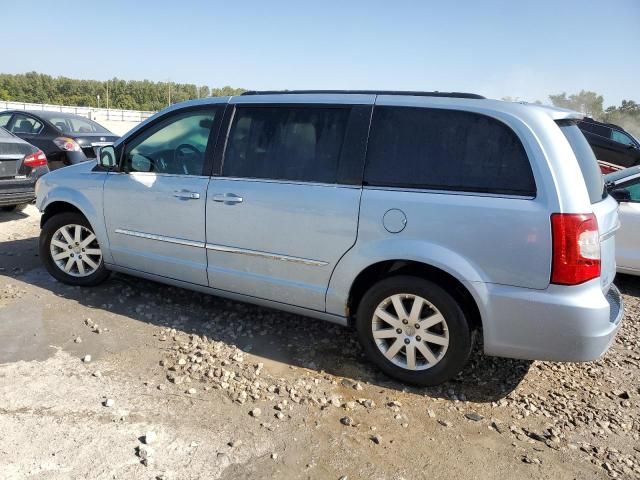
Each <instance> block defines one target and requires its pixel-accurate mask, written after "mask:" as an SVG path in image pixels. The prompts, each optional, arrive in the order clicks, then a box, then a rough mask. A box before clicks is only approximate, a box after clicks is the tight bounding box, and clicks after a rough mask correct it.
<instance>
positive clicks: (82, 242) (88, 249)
mask: <svg viewBox="0 0 640 480" xmlns="http://www.w3.org/2000/svg"><path fill="white" fill-rule="evenodd" d="M49 251H50V253H51V258H52V259H53V263H55V264H56V266H57V267H58V268H59V269H60V270H62V271H63V272H65V273H66V274H68V275H71V276H73V277H88V276H89V275H91V274H93V273H94V272H95V271H96V270H97V269H98V267H99V266H100V263H101V262H102V251H101V250H100V245H99V244H98V240H97V238H96V236H95V234H94V233H93V232H92V231H91V230H89V229H88V228H87V227H84V226H82V225H75V224H72V225H64V226H62V227H60V228H59V229H58V230H56V231H55V233H54V234H53V236H52V237H51V242H50V245H49Z"/></svg>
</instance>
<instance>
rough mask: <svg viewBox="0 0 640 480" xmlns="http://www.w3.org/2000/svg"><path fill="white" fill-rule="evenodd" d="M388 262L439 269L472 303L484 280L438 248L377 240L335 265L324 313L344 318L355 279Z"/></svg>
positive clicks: (474, 269)
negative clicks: (460, 285)
mask: <svg viewBox="0 0 640 480" xmlns="http://www.w3.org/2000/svg"><path fill="white" fill-rule="evenodd" d="M389 260H409V261H414V262H419V263H423V264H426V265H430V266H432V267H436V268H439V269H440V270H442V271H444V272H446V273H448V274H449V275H451V276H453V277H454V278H456V279H457V280H458V281H460V282H461V283H463V284H464V285H465V286H467V288H468V289H469V291H470V292H471V294H472V296H473V297H474V298H476V300H478V292H476V291H475V288H474V287H473V284H474V283H475V284H483V282H484V281H486V279H485V278H484V276H483V275H482V273H481V270H480V269H479V268H478V267H477V266H476V265H474V264H472V263H471V262H469V260H468V259H466V258H464V257H462V256H460V255H458V254H457V253H455V252H454V251H452V250H449V249H447V248H445V247H443V246H441V245H437V244H433V243H429V242H426V241H421V240H409V239H407V240H400V239H398V238H395V237H394V238H388V239H380V240H378V241H374V242H367V243H366V244H365V245H358V244H356V245H355V246H354V248H352V249H351V250H350V251H349V252H347V253H346V254H345V255H344V257H342V259H341V260H340V262H339V263H338V264H337V265H336V268H335V269H334V271H333V274H332V275H331V279H330V281H329V288H328V289H327V297H326V309H327V312H328V313H332V314H334V315H341V316H344V315H345V312H346V307H347V303H348V300H349V292H350V291H351V286H352V285H353V282H354V281H355V279H356V278H357V276H358V275H359V274H360V273H361V272H362V271H363V270H364V269H366V268H367V267H369V266H371V265H374V264H376V263H380V262H385V261H389Z"/></svg>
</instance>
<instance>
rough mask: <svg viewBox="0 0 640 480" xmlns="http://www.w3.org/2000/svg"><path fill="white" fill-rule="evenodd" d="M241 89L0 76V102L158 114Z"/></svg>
mask: <svg viewBox="0 0 640 480" xmlns="http://www.w3.org/2000/svg"><path fill="white" fill-rule="evenodd" d="M244 91H245V89H243V88H234V87H230V86H226V87H222V88H212V87H208V86H206V85H195V84H191V83H174V82H152V81H150V80H122V79H119V78H113V79H111V80H107V81H99V80H78V79H73V78H66V77H52V76H51V75H44V74H42V73H37V72H29V73H24V74H17V75H11V74H6V73H0V100H9V101H15V102H27V103H50V104H55V105H75V106H79V107H98V106H100V107H103V108H104V107H107V99H108V102H109V105H108V106H109V108H122V109H126V110H152V111H155V110H161V109H163V108H165V107H166V106H168V105H170V104H173V103H177V102H182V101H184V100H191V99H194V98H202V97H209V96H214V97H215V96H224V95H239V94H240V93H242V92H244Z"/></svg>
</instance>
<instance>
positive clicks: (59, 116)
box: [0, 110, 118, 170]
mask: <svg viewBox="0 0 640 480" xmlns="http://www.w3.org/2000/svg"><path fill="white" fill-rule="evenodd" d="M0 127H4V128H6V129H7V130H9V131H10V132H12V133H14V134H15V135H17V136H18V137H20V138H22V139H23V140H26V141H27V142H29V143H30V144H32V145H35V146H36V147H38V148H39V149H40V150H42V151H43V152H44V153H45V155H46V156H47V159H48V160H49V168H50V169H51V170H55V169H56V168H60V167H63V166H65V165H73V164H76V163H80V162H86V161H87V160H89V159H94V158H95V157H96V154H95V151H96V150H97V149H98V147H101V146H104V145H111V144H112V143H113V142H114V141H115V140H117V139H118V136H117V135H115V134H114V133H112V132H110V131H109V130H107V129H106V128H104V127H103V126H102V125H100V124H99V123H96V122H94V121H93V120H89V119H88V118H85V117H81V116H79V115H73V114H70V113H60V112H46V111H23V110H12V111H11V110H10V111H6V112H0Z"/></svg>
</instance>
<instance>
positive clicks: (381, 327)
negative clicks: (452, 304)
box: [371, 294, 449, 370]
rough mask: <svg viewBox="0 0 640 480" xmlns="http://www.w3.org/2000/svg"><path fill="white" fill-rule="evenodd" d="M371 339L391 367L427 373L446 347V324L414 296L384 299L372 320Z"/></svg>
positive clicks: (438, 313)
mask: <svg viewBox="0 0 640 480" xmlns="http://www.w3.org/2000/svg"><path fill="white" fill-rule="evenodd" d="M371 331H372V333H373V339H374V341H375V343H376V345H377V347H378V349H379V350H380V352H381V353H382V354H383V355H384V356H385V357H386V358H387V360H389V361H390V362H392V363H393V364H395V365H397V366H399V367H402V368H404V369H407V370H427V369H429V368H431V367H433V366H434V365H436V364H437V363H438V362H440V360H442V358H443V357H444V355H445V353H446V352H447V348H448V347H449V329H448V327H447V321H446V320H445V318H444V316H443V315H442V314H441V313H440V311H439V310H438V309H437V308H436V307H435V306H434V305H433V304H432V303H431V302H429V301H428V300H426V299H425V298H422V297H420V296H418V295H413V294H396V295H392V296H390V297H387V298H385V299H384V300H383V301H382V302H380V304H379V305H378V307H377V308H376V309H375V311H374V314H373V318H372V319H371Z"/></svg>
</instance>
